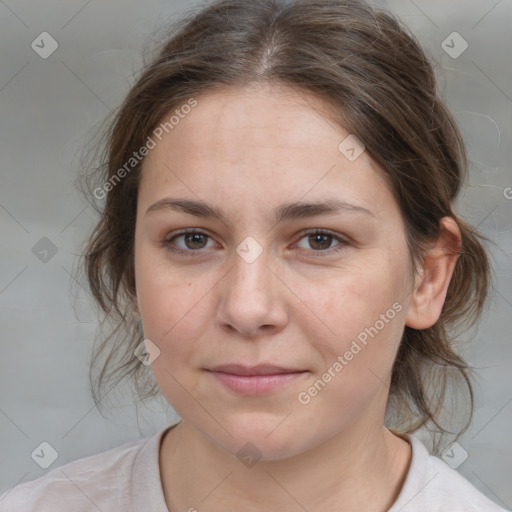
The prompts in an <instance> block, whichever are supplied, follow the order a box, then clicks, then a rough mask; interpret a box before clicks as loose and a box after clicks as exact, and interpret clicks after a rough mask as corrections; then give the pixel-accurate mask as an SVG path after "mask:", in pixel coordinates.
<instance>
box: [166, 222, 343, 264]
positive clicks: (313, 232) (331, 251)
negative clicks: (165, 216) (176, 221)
mask: <svg viewBox="0 0 512 512" xmlns="http://www.w3.org/2000/svg"><path fill="white" fill-rule="evenodd" d="M191 233H193V234H198V235H203V236H205V237H208V238H209V239H211V238H212V237H211V236H210V235H208V234H207V233H204V232H203V231H200V230H197V229H186V230H183V231H181V232H180V233H177V234H174V235H173V236H171V237H168V238H165V239H164V240H162V246H163V247H164V248H165V249H166V250H168V251H170V252H172V253H175V254H180V255H184V256H201V252H202V249H196V250H194V249H189V250H184V249H176V248H175V247H172V246H171V244H172V242H173V241H174V240H175V239H176V238H179V237H181V236H184V235H187V234H191ZM310 235H327V236H331V237H332V238H333V239H334V240H337V241H338V242H340V243H339V244H338V245H337V246H335V248H334V249H333V248H331V249H325V250H318V251H315V250H311V252H312V254H313V255H314V257H325V256H329V255H332V254H335V253H338V252H340V251H342V250H343V249H344V248H345V246H346V245H348V241H347V240H345V239H343V238H341V237H340V236H338V235H335V234H334V233H332V232H331V231H328V230H325V229H313V230H310V231H306V232H304V233H302V236H301V237H300V238H299V241H300V240H302V239H303V238H305V237H307V236H310Z"/></svg>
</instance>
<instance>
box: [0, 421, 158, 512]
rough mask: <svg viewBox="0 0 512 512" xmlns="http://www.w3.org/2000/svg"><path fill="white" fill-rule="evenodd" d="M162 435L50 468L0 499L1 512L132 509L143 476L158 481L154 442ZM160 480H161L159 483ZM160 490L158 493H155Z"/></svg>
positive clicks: (85, 511) (77, 511) (78, 511)
mask: <svg viewBox="0 0 512 512" xmlns="http://www.w3.org/2000/svg"><path fill="white" fill-rule="evenodd" d="M163 432H164V431H161V432H158V433H157V434H155V435H154V436H152V437H144V438H142V439H138V440H136V441H131V442H128V443H125V444H123V445H121V446H118V447H116V448H114V449H111V450H108V451H105V452H102V453H99V454H96V455H91V456H88V457H84V458H82V459H78V460H76V461H73V462H70V463H67V464H63V465H62V466H59V467H57V468H55V469H52V470H51V471H49V472H48V473H46V474H45V475H44V476H42V477H39V478H37V479H35V480H32V481H30V482H25V483H22V484H19V485H17V486H16V487H14V488H12V489H10V490H8V491H6V492H4V493H3V494H2V495H1V496H0V509H1V510H2V512H35V511H37V512H50V511H51V512H59V511H69V510H73V511H74V512H89V511H93V510H94V511H95V512H97V511H98V510H109V511H112V512H114V511H117V510H119V511H125V510H131V508H132V503H133V492H134V490H133V485H134V481H137V482H138V483H137V485H139V486H140V485H142V483H141V482H140V481H139V480H140V478H141V473H143V474H144V477H148V479H149V480H150V481H154V478H155V474H156V477H157V478H159V470H158V443H159V440H160V437H161V436H162V434H163ZM158 481H159V480H158ZM156 491H158V488H156Z"/></svg>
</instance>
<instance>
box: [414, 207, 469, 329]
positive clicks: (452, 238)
mask: <svg viewBox="0 0 512 512" xmlns="http://www.w3.org/2000/svg"><path fill="white" fill-rule="evenodd" d="M439 225H440V229H441V232H440V234H439V237H438V239H437V240H436V241H435V243H434V244H433V245H432V247H431V249H430V250H429V252H428V254H427V255H426V257H425V259H424V260H423V264H422V268H421V269H420V272H419V275H418V276H417V278H416V282H415V284H414V291H413V293H412V300H411V303H410V305H409V309H408V311H407V316H406V320H405V325H407V326H409V327H412V328H413V329H428V328H429V327H432V326H433V325H434V324H435V323H436V322H437V320H438V319H439V316H440V315H441V311H442V309H443V305H444V301H445V299H446V294H447V292H448V285H449V284H450V280H451V277H452V275H453V271H454V269H455V264H456V263H457V259H458V257H459V252H460V248H461V243H462V239H461V234H460V229H459V226H458V225H457V222H456V221H455V219H453V218H452V217H443V218H442V219H441V221H440V223H439Z"/></svg>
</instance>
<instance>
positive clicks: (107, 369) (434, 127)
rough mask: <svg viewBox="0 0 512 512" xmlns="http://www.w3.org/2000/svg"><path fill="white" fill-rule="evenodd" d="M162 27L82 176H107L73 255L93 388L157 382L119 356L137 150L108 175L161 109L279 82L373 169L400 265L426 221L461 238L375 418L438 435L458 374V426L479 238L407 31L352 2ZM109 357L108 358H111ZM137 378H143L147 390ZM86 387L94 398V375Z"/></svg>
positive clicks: (218, 8)
mask: <svg viewBox="0 0 512 512" xmlns="http://www.w3.org/2000/svg"><path fill="white" fill-rule="evenodd" d="M166 31H170V33H171V35H170V36H166V38H165V40H164V42H163V43H162V44H161V45H160V46H159V47H158V48H157V53H156V56H155V57H154V58H153V59H152V60H151V61H150V62H148V63H145V64H144V66H143V69H142V70H141V75H140V77H139V78H138V80H137V81H136V83H135V85H133V87H132V88H131V90H130V91H129V93H128V95H127V96H126V98H125V100H124V102H123V103H122V105H121V107H120V108H119V109H118V111H117V112H116V113H115V115H114V117H113V119H112V120H111V121H110V123H109V125H108V127H107V128H106V131H105V132H104V133H103V134H102V137H104V141H105V143H104V146H103V149H102V151H103V153H102V155H101V158H102V161H101V164H100V165H99V167H97V168H96V169H95V170H94V171H93V172H92V173H89V174H87V175H85V176H84V178H85V180H84V183H85V182H86V183H87V186H88V190H89V193H90V191H91V190H92V188H93V187H94V186H95V185H96V186H103V185H102V184H105V183H107V182H110V184H111V185H112V186H110V187H108V194H105V195H106V202H105V204H104V205H103V206H102V207H101V208H100V207H98V212H99V213H100V218H99V221H98V224H97V225H96V227H95V229H94V231H93V233H92V235H91V238H90V240H89V243H88V246H87V247H86V250H85V252H84V255H83V256H84V258H85V260H84V262H83V269H85V272H86V278H87V280H88V283H89V286H90V289H91V291H92V294H93V296H94V298H95V299H96V301H97V303H98V305H99V306H100V307H101V309H102V310H103V312H105V313H106V318H108V319H109V320H111V321H113V327H114V328H113V330H112V331H111V332H110V334H109V335H108V336H107V338H106V339H103V340H102V344H101V346H100V349H99V350H98V351H97V352H96V353H95V354H94V355H93V364H91V368H92V367H93V365H94V363H95V362H96V361H97V360H99V357H100V353H102V352H103V351H105V350H106V351H107V353H108V357H107V359H106V361H104V363H103V366H102V368H101V372H100V375H99V378H98V379H97V384H98V389H99V390H101V389H102V386H103V384H104V383H105V382H106V381H107V380H110V379H112V378H113V377H114V376H115V375H118V376H119V379H118V380H117V381H116V384H117V382H119V380H121V379H122V378H123V377H125V376H128V375H130V376H132V377H134V379H135V382H136V385H137V390H138V392H139V395H140V396H142V395H144V396H145V397H149V396H153V395H155V394H156V393H157V389H158V388H157V385H156V384H155V382H154V381H152V379H151V375H150V372H149V370H148V369H147V368H146V367H145V366H143V365H141V364H140V362H139V360H138V359H137V358H136V357H134V355H133V354H134V350H135V348H136V347H137V345H138V344H139V343H140V342H141V341H142V340H143V334H142V333H141V332H140V330H139V329H138V328H137V322H136V319H135V318H134V316H133V304H132V298H133V296H134V294H135V277H134V230H135V218H136V207H137V192H138V183H139V179H140V171H141V166H142V163H143V160H141V161H140V162H135V163H133V162H132V164H133V165H132V168H131V169H130V170H129V171H127V172H125V173H122V174H123V177H122V179H120V178H119V176H120V175H119V170H120V169H121V168H122V167H123V166H125V170H126V163H127V162H128V161H130V158H131V157H132V155H133V153H134V152H137V151H138V150H139V149H140V148H141V147H142V146H144V145H145V144H146V142H147V140H148V137H150V136H151V134H152V133H153V130H154V129H155V127H157V126H158V125H159V123H160V122H161V120H162V119H163V118H164V116H166V115H167V116H169V112H171V111H173V110H174V109H176V108H177V107H178V106H179V105H182V104H185V103H187V102H188V101H189V100H190V99H191V98H197V97H199V95H200V94H202V93H204V92H206V91H208V90H211V89H213V88H219V87H225V86H245V85H248V84H251V83H255V82H271V83H280V84H284V85H286V86H289V87H294V88H296V89H298V90H301V91H304V92H306V93H309V94H313V95H315V96H317V97H319V98H322V99H323V100H325V101H326V102H328V104H329V105H330V106H331V108H332V112H333V115H334V116H335V117H336V118H337V119H339V120H340V123H342V125H343V126H344V128H346V129H347V130H349V131H350V133H353V134H355V135H356V136H357V137H358V138H359V139H360V140H361V141H363V143H364V145H365V147H366V150H367V151H368V152H369V154H370V156H371V157H372V158H373V159H374V160H375V161H376V163H377V164H379V166H380V167H381V168H382V169H383V170H384V172H385V175H386V177H387V179H388V181H389V183H390V185H391V188H392V190H393V193H394V194H395V197H396V200H397V202H398V204H399V205H400V208H401V212H402V215H403V218H404V221H405V224H406V236H407V242H408V247H409V251H410V255H411V269H412V271H413V272H415V271H416V269H417V266H416V265H417V264H418V263H420V262H421V261H422V258H423V257H424V255H425V250H426V249H427V246H428V243H429V242H431V241H432V240H434V239H436V238H437V236H438V235H439V221H440V219H441V218H442V217H444V216H451V217H453V218H454V219H455V220H456V222H457V223H458V226H459V228H460V231H461V234H462V245H461V250H460V253H459V258H458V261H457V264H456V268H455V271H454V275H453V277H452V280H451V283H450V285H449V290H448V293H447V297H446V301H445V304H444V307H443V310H442V313H441V316H440V318H439V320H438V321H437V323H436V324H435V325H434V326H432V327H431V328H429V329H424V330H415V329H412V328H409V327H407V326H406V327H405V330H404V333H403V336H402V340H401V345H400V348H399V351H398V354H397V357H396V361H395V364H394V368H393V374H392V382H391V388H390V395H389V402H388V415H389V421H390V422H391V423H393V424H394V425H396V426H397V429H398V430H399V431H401V432H412V431H414V430H417V429H418V428H419V427H421V426H423V425H426V426H428V425H430V426H433V427H434V428H437V429H439V432H440V433H443V432H446V430H445V429H444V427H442V426H441V425H440V424H439V418H440V415H441V411H442V409H443V406H445V405H446V402H445V400H446V390H447V389H448V386H449V385H450V383H452V382H455V381H456V380H460V379H462V381H463V382H464V383H465V385H466V387H467V396H468V397H469V404H468V407H467V410H468V411H469V419H468V421H467V423H466V425H465V426H464V428H463V429H462V431H461V432H460V433H462V432H464V431H465V430H466V429H467V427H468V425H469V423H470V421H471V416H472V410H473V391H472V386H471V381H470V377H469V373H470V371H471V370H472V369H471V368H470V367H469V365H468V364H467V363H466V362H465V361H464V360H463V359H462V358H461V357H460V356H459V355H457V354H456V352H455V351H454V349H453V342H454V340H455V339H456V338H457V337H458V336H459V335H460V334H461V332H465V331H466V330H467V329H469V328H470V327H472V326H473V325H474V324H475V323H476V321H477V319H478V318H479V316H480V315H481V312H482V309H483V306H484V301H485V298H486V296H487V290H488V286H489V285H490V283H491V275H490V266H489V260H488V256H487V254H486V251H485V249H484V247H483V245H482V244H481V242H480V241H479V238H480V239H486V238H485V237H483V236H482V235H479V234H478V232H477V231H476V230H475V229H473V228H472V227H471V226H469V225H468V224H466V223H465V222H464V221H463V220H462V219H461V218H459V217H458V216H457V215H456V214H455V213H454V212H453V211H452V203H453V200H454V199H455V197H456V196H457V194H458V192H459V189H460V188H461V185H462V183H463V181H464V179H465V177H466V174H467V166H468V162H467V157H466V152H465V145H464V142H463V140H462V137H461V134H460V132H459V130H458V128H457V126H456V123H455V121H454V119H453V117H452V115H451V114H450V112H449V111H448V109H447V107H446V106H445V104H444V103H443V101H442V100H441V99H440V97H439V93H438V91H437V81H436V77H435V72H434V68H433V66H432V64H431V63H430V62H429V60H428V59H427V57H426V55H425V53H424V52H423V50H422V49H421V47H420V45H419V43H418V41H417V40H416V39H415V37H414V36H413V35H412V34H411V33H410V32H409V31H408V30H407V29H406V28H405V27H404V26H402V25H401V23H400V22H399V21H398V20H397V19H396V18H395V17H394V16H393V15H392V14H389V13H387V12H385V11H382V10H377V9H374V8H372V7H370V6H369V5H368V4H366V3H365V2H363V1H359V0H309V1H300V0H298V1H285V0H259V1H251V0H246V1H244V0H220V1H215V2H213V3H210V4H209V5H207V6H206V7H204V8H202V9H201V10H200V11H198V12H193V11H192V12H190V13H189V15H188V17H186V18H184V19H182V20H181V21H179V22H178V23H177V25H174V26H173V27H172V28H171V29H169V28H166ZM116 173H117V174H116ZM112 180H115V183H114V182H113V181H112ZM93 181H95V183H92V182H93ZM95 190H96V191H97V190H99V189H98V188H96V189H95ZM101 190H102V191H105V190H106V187H105V186H103V188H102V189H101ZM98 195H99V194H98V193H97V192H95V196H96V197H97V196H98ZM486 240H487V239H486ZM462 327H465V329H464V330H463V331H462V330H461V328H462ZM107 349H108V350H107ZM115 355H116V356H119V360H118V361H117V362H116V364H113V359H114V356H115ZM111 367H112V368H113V370H112V368H111ZM141 379H144V381H145V382H144V384H142V382H141ZM91 383H93V381H92V380H91ZM146 385H147V386H152V387H151V389H149V391H148V388H147V387H146ZM144 391H147V392H146V393H144ZM93 396H94V398H95V401H96V402H97V403H98V402H99V400H97V398H96V393H95V386H94V385H93ZM460 433H459V435H460Z"/></svg>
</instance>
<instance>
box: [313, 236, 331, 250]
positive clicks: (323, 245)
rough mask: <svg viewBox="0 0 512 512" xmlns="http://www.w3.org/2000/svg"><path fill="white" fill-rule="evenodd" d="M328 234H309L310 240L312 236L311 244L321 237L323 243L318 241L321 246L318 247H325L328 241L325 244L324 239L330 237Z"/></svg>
mask: <svg viewBox="0 0 512 512" xmlns="http://www.w3.org/2000/svg"><path fill="white" fill-rule="evenodd" d="M330 236H331V235H324V234H321V233H320V234H316V235H311V237H310V240H311V238H313V246H314V244H315V243H317V241H319V240H318V239H321V238H323V239H324V242H323V243H322V241H319V243H320V245H321V246H322V247H320V248H321V249H327V248H328V247H329V245H330V243H327V245H326V243H325V241H326V239H327V240H328V239H329V238H330Z"/></svg>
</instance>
